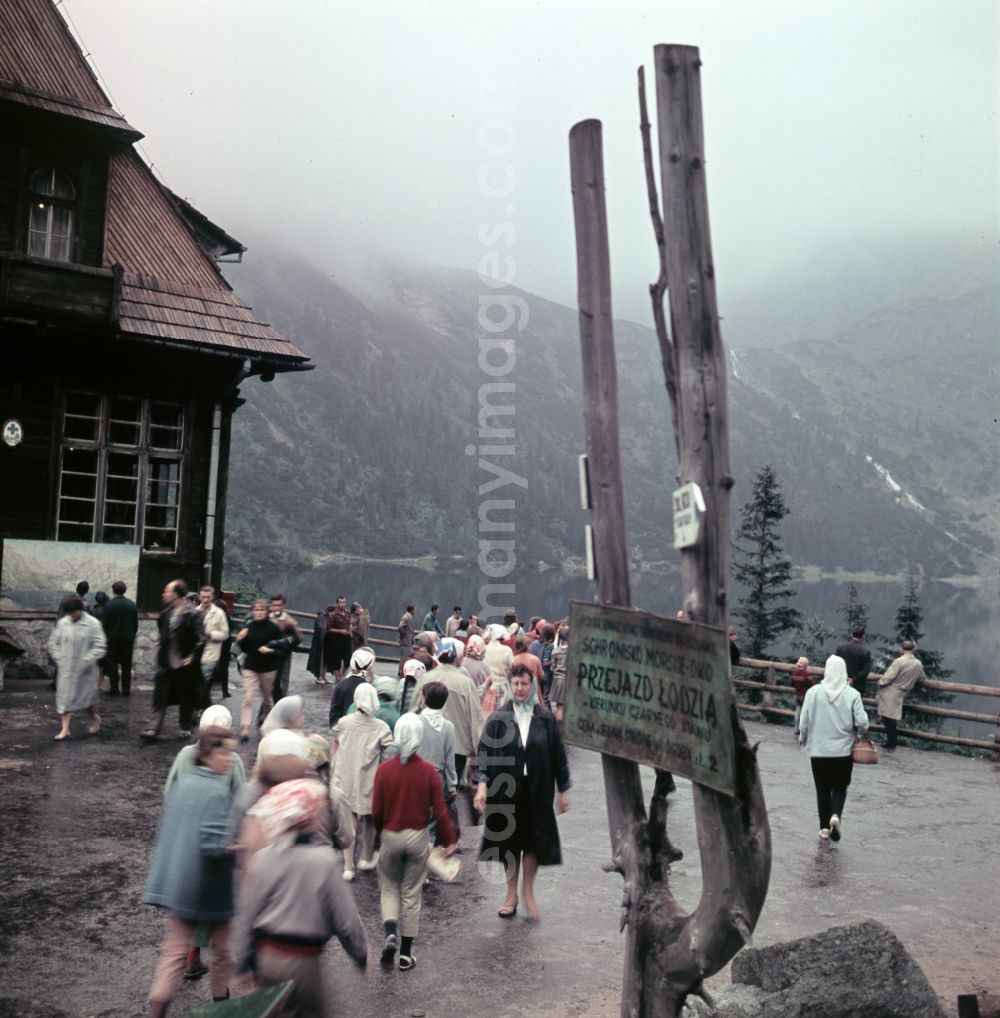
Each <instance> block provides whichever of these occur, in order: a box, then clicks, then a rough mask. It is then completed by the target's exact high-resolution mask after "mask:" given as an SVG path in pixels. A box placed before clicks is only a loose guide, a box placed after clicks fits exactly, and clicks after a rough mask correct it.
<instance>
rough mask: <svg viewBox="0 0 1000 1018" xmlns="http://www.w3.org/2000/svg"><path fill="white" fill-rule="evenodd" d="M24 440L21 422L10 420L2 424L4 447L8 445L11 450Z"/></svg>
mask: <svg viewBox="0 0 1000 1018" xmlns="http://www.w3.org/2000/svg"><path fill="white" fill-rule="evenodd" d="M23 439H24V428H22V427H21V422H20V421H16V420H14V419H13V418H11V419H10V420H9V421H4V422H3V440H4V444H5V445H9V446H10V447H11V448H12V449H13V448H14V446H16V445H20V444H21V442H22V441H23Z"/></svg>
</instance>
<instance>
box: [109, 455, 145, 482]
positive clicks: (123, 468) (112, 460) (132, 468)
mask: <svg viewBox="0 0 1000 1018" xmlns="http://www.w3.org/2000/svg"><path fill="white" fill-rule="evenodd" d="M108 476H109V477H138V476H139V457H138V456H124V455H122V453H120V452H113V453H109V454H108Z"/></svg>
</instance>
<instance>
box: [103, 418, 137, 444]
mask: <svg viewBox="0 0 1000 1018" xmlns="http://www.w3.org/2000/svg"><path fill="white" fill-rule="evenodd" d="M108 438H109V440H110V441H111V444H112V445H128V446H132V448H135V447H137V446H138V445H139V425H138V424H124V423H123V422H121V421H110V422H109V423H108Z"/></svg>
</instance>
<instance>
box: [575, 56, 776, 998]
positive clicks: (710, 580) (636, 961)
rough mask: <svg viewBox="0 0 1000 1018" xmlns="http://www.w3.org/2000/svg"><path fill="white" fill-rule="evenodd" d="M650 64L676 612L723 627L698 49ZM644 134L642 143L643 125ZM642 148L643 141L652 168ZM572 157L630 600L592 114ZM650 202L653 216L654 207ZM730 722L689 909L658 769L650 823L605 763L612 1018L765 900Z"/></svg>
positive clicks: (600, 421)
mask: <svg viewBox="0 0 1000 1018" xmlns="http://www.w3.org/2000/svg"><path fill="white" fill-rule="evenodd" d="M655 60H656V79H657V97H658V104H659V109H660V115H659V126H660V156H661V175H662V180H663V186H664V217H663V218H664V220H665V224H666V228H665V229H663V222H662V221H661V222H660V223H659V229H658V232H657V238H658V241H661V243H662V244H663V245H664V246H663V252H662V258H663V267H664V272H661V280H660V281H659V283H658V284H654V286H653V287H651V290H652V291H653V296H654V305H655V301H656V300H657V297H659V299H660V300H662V293H663V283H664V282H665V283H666V286H667V287H668V289H669V293H670V321H671V331H672V336H673V339H672V340H671V338H670V336H668V335H667V331H666V325H665V322H664V318H663V315H662V309H661V312H660V313H659V314H656V315H655V317H656V321H657V332H658V334H659V337H660V342H661V353H662V356H663V361H664V367H665V371H666V382H667V388H668V392H669V395H670V399H671V411H672V417H673V420H674V427H675V437H676V440H677V446H678V455H679V480H680V481H681V482H687V481H694V482H696V483H697V484H698V485H699V486H700V487H701V490H702V492H703V494H704V496H705V500H706V503H707V507H708V511H707V512H706V514H705V518H704V521H703V528H702V536H701V540H700V541H699V543H698V545H696V546H695V547H693V548H690V549H685V550H684V551H683V553H682V576H683V582H684V605H685V611H686V612H687V613H688V616H689V618H692V619H694V620H696V621H698V622H702V623H705V624H708V625H716V626H723V625H725V624H726V622H727V615H728V603H729V595H728V591H729V570H730V555H729V492H730V489H731V487H732V483H733V482H732V478H731V477H730V470H729V438H728V431H727V405H726V398H727V397H726V371H725V354H724V350H723V347H722V341H721V337H720V335H719V328H718V312H717V309H716V302H715V285H714V268H713V265H712V258H711V243H710V240H709V232H708V203H707V194H706V186H705V177H704V154H703V139H702V129H701V98H700V88H699V84H698V68H699V67H700V60H699V59H698V51H697V50H696V49H694V48H692V47H680V46H658V47H657V48H656V52H655ZM644 105H645V101H644V95H643V106H644ZM643 119H644V120H645V116H644V118H643ZM645 133H646V134H647V137H648V130H647V131H646V132H645ZM649 150H650V147H649V146H648V145H647V146H646V151H647V162H648V161H649V159H651V156H649V155H648V153H649ZM570 156H571V167H572V178H573V202H574V214H575V219H576V228H577V267H578V280H579V299H580V334H581V345H582V349H583V367H584V415H585V425H586V431H587V454H588V463H589V469H590V482H591V491H592V496H593V525H594V537H595V541H594V544H595V561H596V566H597V578H598V596H599V599H600V600H601V602H602V603H605V604H618V605H625V606H627V605H628V604H629V603H630V599H629V593H630V592H629V583H628V556H627V544H626V538H625V517H624V507H623V497H622V476H621V466H620V462H619V458H618V413H617V374H616V371H615V360H614V337H613V331H612V324H611V323H612V316H611V296H610V294H611V281H610V269H609V261H608V244H607V219H606V214H605V208H604V170H603V156H602V151H601V127H600V123H599V122H598V121H584V122H582V123H580V124H577V125H576V126H575V127H574V128H573V130H572V131H571V133H570ZM650 170H651V167H650V166H649V165H647V171H650ZM648 179H649V182H650V188H651V194H652V196H653V197H654V198H655V176H654V175H653V174H652V173H651V172H648ZM651 207H652V209H653V211H654V225H657V224H656V220H657V215H658V213H656V202H655V200H654V201H652V202H651ZM664 277H665V278H664ZM730 724H731V726H732V731H733V738H734V741H735V747H736V754H735V756H736V768H737V775H736V786H737V794H736V796H735V797H730V796H727V795H724V794H723V793H721V792H716V791H714V790H712V789H710V788H707V787H706V786H702V785H698V784H696V783H693V784H692V795H693V797H694V803H695V813H696V819H697V826H698V846H699V851H700V854H701V864H702V875H703V878H702V895H701V899H700V901H699V903H698V906H697V908H696V909H695V910H694V912H692V913H690V914H687V913H685V912H684V911H683V909H681V907H680V906H679V905H678V903H677V902H676V900H675V899H674V897H673V895H672V893H671V892H670V887H669V882H668V874H669V865H670V863H671V862H672V861H673V860H674V859H676V858H677V856H678V853H677V852H676V851H675V850H674V848H673V846H672V845H671V844H670V841H669V838H668V836H667V831H666V820H667V799H666V794H667V792H668V791H669V790H670V788H671V786H672V782H671V781H670V776H669V774H667V773H666V772H659V773H658V774H657V780H656V787H655V788H654V792H653V798H652V803H651V808H650V816H649V818H648V819H647V816H646V810H645V806H644V803H643V793H642V785H641V781H640V777H639V769H638V766H637V765H636V764H634V763H631V762H629V761H624V760H619V759H616V758H611V757H607V756H604V757H603V758H602V759H603V766H604V775H605V794H606V797H607V802H608V821H609V826H610V830H611V842H612V851H613V856H614V868H615V869H617V870H618V871H619V872H621V873H622V876H623V878H624V881H625V889H624V898H623V914H622V923H623V925H626V926H627V940H626V949H625V972H624V982H623V989H622V1006H621V1014H622V1016H623V1018H666V1016H670V1018H673V1016H677V1015H679V1014H680V1010H681V1008H682V1006H683V1004H684V1000H685V999H686V997H687V995H688V994H689V993H696V994H700V995H702V996H706V997H707V994H705V991H704V987H703V980H704V979H705V978H706V977H708V976H710V975H712V974H713V973H715V972H717V971H719V969H721V968H722V967H723V966H724V965H725V964H726V963H727V962H728V961H729V960H730V958H732V956H733V955H734V954H735V953H736V952H737V951H738V950H739V948H740V947H741V946H742V945H743V944H744V943H746V942H747V941H748V940H749V938H750V934H751V932H752V930H753V928H754V926H755V925H756V922H757V919H758V917H759V915H760V910H761V908H762V907H763V904H764V899H765V897H766V894H767V885H768V880H769V877H770V863H771V844H770V829H769V827H768V823H767V811H766V808H765V806H764V797H763V792H762V789H761V785H760V776H759V772H758V769H757V761H756V756H755V755H754V753H753V751H752V750H751V749H750V748H749V746H748V745H747V740H746V736H745V733H744V732H743V729H742V726H741V725H740V723H739V719H738V715H737V713H736V710H735V708H734V709H733V711H732V715H731V718H730Z"/></svg>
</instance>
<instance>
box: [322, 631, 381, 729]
mask: <svg viewBox="0 0 1000 1018" xmlns="http://www.w3.org/2000/svg"><path fill="white" fill-rule="evenodd" d="M374 664H375V651H373V650H372V649H371V647H358V649H357V650H356V651H355V652H354V653H353V654H352V655H351V668H350V671H349V672H348V673H347V674H346V675H345V676H344V677H343V678H342V679H339V680H338V681H337V684H336V685H335V686H334V687H333V696H332V697H330V727H331V728H333V726H334V725H335V724H336V723H337V722H338V721H339V720H340V719H341V718H342V717H343V716H344V715H345V714H346V713H347V710H348V708H349V707H350V706H351V704H352V703H354V690H356V689H357V688H358V686H360V685H361V683H362V682H368V681H369V679H370V678H371V670H372V666H373V665H374Z"/></svg>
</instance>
